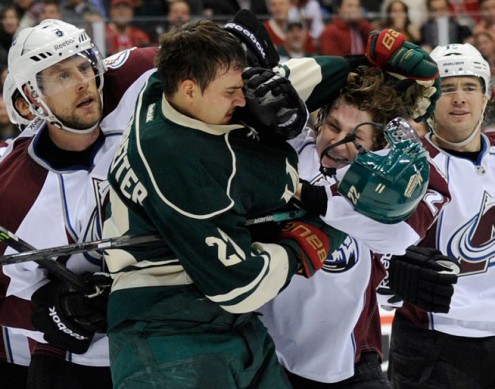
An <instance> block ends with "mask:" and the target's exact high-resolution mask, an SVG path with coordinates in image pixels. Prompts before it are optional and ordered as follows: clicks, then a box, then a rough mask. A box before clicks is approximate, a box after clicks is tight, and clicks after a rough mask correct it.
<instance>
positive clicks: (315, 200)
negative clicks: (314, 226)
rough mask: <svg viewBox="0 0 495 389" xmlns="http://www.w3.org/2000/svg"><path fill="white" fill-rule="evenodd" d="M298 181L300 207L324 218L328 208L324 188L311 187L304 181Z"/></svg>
mask: <svg viewBox="0 0 495 389" xmlns="http://www.w3.org/2000/svg"><path fill="white" fill-rule="evenodd" d="M300 181H301V194H300V196H301V203H302V207H303V208H304V209H305V210H307V211H309V212H311V213H313V214H315V215H322V216H325V214H326V213H327V206H328V195H327V192H326V190H325V187H324V186H317V185H311V184H310V183H309V182H307V181H305V180H300Z"/></svg>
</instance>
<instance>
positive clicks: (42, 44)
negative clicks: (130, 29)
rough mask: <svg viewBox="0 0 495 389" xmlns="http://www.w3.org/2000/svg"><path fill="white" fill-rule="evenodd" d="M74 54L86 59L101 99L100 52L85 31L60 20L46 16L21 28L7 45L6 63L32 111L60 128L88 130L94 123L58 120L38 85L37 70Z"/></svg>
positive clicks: (102, 71) (90, 129) (83, 131)
mask: <svg viewBox="0 0 495 389" xmlns="http://www.w3.org/2000/svg"><path fill="white" fill-rule="evenodd" d="M76 55H77V56H80V57H83V58H85V59H86V60H87V61H88V62H89V63H90V65H91V67H92V69H93V72H94V75H95V78H96V83H97V86H98V91H99V92H100V100H102V96H101V91H102V88H103V73H104V71H105V67H104V63H103V59H102V58H101V56H100V53H99V52H98V50H97V49H96V47H95V46H94V44H93V43H92V42H91V39H90V37H89V36H88V34H87V33H86V31H84V30H83V29H80V28H78V27H76V26H74V25H72V24H69V23H65V22H63V21H61V20H54V19H47V20H44V21H42V22H41V23H40V24H38V25H37V26H34V27H29V28H25V29H23V30H21V31H20V32H19V34H18V35H17V37H15V38H14V40H13V42H12V46H11V47H10V50H9V55H8V66H9V71H10V73H11V74H12V77H13V78H14V83H15V85H16V87H17V88H18V89H19V91H20V92H21V95H22V96H23V97H24V98H25V99H26V101H28V103H29V104H30V107H31V110H32V111H33V112H36V115H38V116H39V117H41V118H42V119H45V120H47V121H49V122H50V123H53V124H55V125H57V126H58V127H60V128H63V129H64V130H67V131H70V132H75V133H79V134H80V133H87V132H91V131H92V130H93V129H94V128H96V126H97V125H98V123H96V124H95V125H93V126H91V127H90V128H83V129H76V128H71V127H69V126H67V125H66V124H64V123H62V121H61V120H60V119H59V118H57V117H56V116H55V115H54V114H53V113H52V112H51V110H50V108H49V107H48V105H47V104H46V101H45V97H46V96H44V95H43V90H42V85H40V82H41V77H40V74H41V72H42V71H43V70H45V69H47V68H49V67H50V66H52V65H55V64H57V63H59V62H61V61H63V60H65V59H68V58H71V57H73V56H76ZM23 87H27V88H28V89H29V91H30V94H31V95H32V97H33V98H34V99H35V100H36V101H37V103H38V104H39V105H40V106H39V107H38V106H36V105H35V104H33V102H32V101H31V100H30V99H29V98H28V96H27V94H26V91H25V90H24V88H23Z"/></svg>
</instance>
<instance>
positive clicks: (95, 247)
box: [0, 209, 306, 275]
mask: <svg viewBox="0 0 495 389" xmlns="http://www.w3.org/2000/svg"><path fill="white" fill-rule="evenodd" d="M305 214H306V211H305V210H304V209H293V210H289V211H284V212H276V213H274V214H271V215H266V216H260V217H256V218H253V219H248V220H247V221H246V226H251V225H256V224H261V223H267V222H283V221H289V220H294V219H298V218H300V217H302V216H304V215H305ZM159 240H161V237H160V236H159V235H158V234H138V235H122V236H120V237H117V238H108V239H100V240H94V241H90V242H81V243H72V244H68V245H65V246H58V247H49V248H46V249H41V250H36V249H34V247H32V246H31V245H29V244H28V243H26V242H24V241H22V240H21V239H20V238H19V237H17V236H16V235H15V234H13V233H12V232H10V231H8V230H6V229H5V228H3V227H1V226H0V241H4V242H5V243H6V244H7V245H9V246H11V247H12V248H13V249H15V250H17V251H19V252H18V253H16V254H10V255H4V256H0V266H4V265H10V264H13V263H22V262H28V261H43V263H45V261H49V262H50V263H51V262H54V263H57V265H55V266H56V267H59V266H61V267H63V268H64V269H65V270H67V271H68V272H70V270H68V269H67V268H65V267H64V266H63V265H62V264H60V263H58V262H56V261H53V259H52V258H57V257H61V256H65V255H72V254H77V253H86V252H89V251H99V250H107V249H118V248H122V247H126V246H131V245H139V244H144V243H151V242H156V241H159ZM19 242H24V245H23V246H22V247H25V249H23V248H22V247H20V246H19ZM16 244H17V247H19V248H20V249H17V248H16V246H15V245H16ZM28 246H29V247H30V248H29V249H28V248H27V247H28ZM40 266H43V267H45V268H46V266H44V265H42V264H41V263H40ZM49 266H51V265H49ZM47 270H48V269H47ZM54 270H55V269H54ZM55 272H57V270H55ZM58 272H59V271H58ZM71 273H72V272H71ZM56 274H57V273H54V275H56ZM72 274H74V273H72Z"/></svg>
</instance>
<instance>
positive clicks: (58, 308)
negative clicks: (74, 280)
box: [31, 273, 111, 354]
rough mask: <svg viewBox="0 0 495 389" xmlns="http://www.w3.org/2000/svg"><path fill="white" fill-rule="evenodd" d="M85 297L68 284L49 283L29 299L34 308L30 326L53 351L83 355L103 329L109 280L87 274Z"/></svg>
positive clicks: (105, 275)
mask: <svg viewBox="0 0 495 389" xmlns="http://www.w3.org/2000/svg"><path fill="white" fill-rule="evenodd" d="M84 283H85V284H86V286H87V287H88V291H90V292H88V293H83V292H81V291H78V290H76V289H74V287H73V286H72V285H71V284H68V283H64V282H62V281H59V280H52V281H50V282H49V283H48V284H46V285H44V286H42V287H41V288H40V289H38V290H37V291H36V292H35V293H34V294H33V296H32V298H31V299H32V302H33V304H34V305H35V309H34V313H33V317H32V322H33V325H34V328H35V329H36V330H38V331H40V332H43V333H44V339H45V340H46V341H47V342H48V343H50V344H52V345H54V346H57V347H60V348H62V349H64V350H67V351H70V352H73V353H75V354H84V353H85V352H86V351H87V350H88V348H89V345H90V344H91V341H92V339H93V336H94V334H95V333H96V332H100V333H104V332H106V329H107V323H106V307H107V301H108V295H109V293H110V286H111V278H110V276H109V275H108V274H106V273H95V274H89V273H88V274H87V275H86V276H85V279H84Z"/></svg>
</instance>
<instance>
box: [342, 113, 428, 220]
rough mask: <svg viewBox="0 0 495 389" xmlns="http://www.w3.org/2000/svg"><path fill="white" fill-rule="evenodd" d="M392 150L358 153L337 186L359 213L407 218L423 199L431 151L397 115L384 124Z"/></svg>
mask: <svg viewBox="0 0 495 389" xmlns="http://www.w3.org/2000/svg"><path fill="white" fill-rule="evenodd" d="M383 132H384V136H385V139H386V140H387V141H388V144H389V152H388V153H387V154H384V155H381V154H380V152H378V153H377V152H370V151H365V152H362V153H359V154H358V155H357V158H356V160H355V161H354V162H352V164H351V165H350V166H349V168H348V170H347V172H346V173H345V174H344V176H343V178H342V179H341V180H340V182H339V185H338V191H339V193H340V194H341V195H342V196H344V197H345V198H347V199H348V200H349V201H350V202H351V204H352V205H353V207H354V209H355V210H356V211H358V212H359V213H361V214H363V215H365V216H368V217H369V218H371V219H374V220H376V221H379V222H381V223H386V224H393V223H398V222H400V221H403V220H405V219H407V218H408V217H409V216H410V215H411V214H412V213H413V212H414V210H415V209H416V207H417V205H418V203H419V202H420V201H421V199H422V198H423V196H424V194H425V192H426V189H427V186H428V180H429V174H430V167H429V163H428V152H427V151H426V149H425V148H424V147H423V145H422V144H421V141H420V139H419V137H418V135H417V133H416V131H415V130H414V128H413V127H412V126H411V125H410V124H409V123H408V122H407V121H406V120H404V119H402V118H395V119H393V120H392V121H390V122H389V123H388V124H387V125H385V126H384V127H383Z"/></svg>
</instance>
